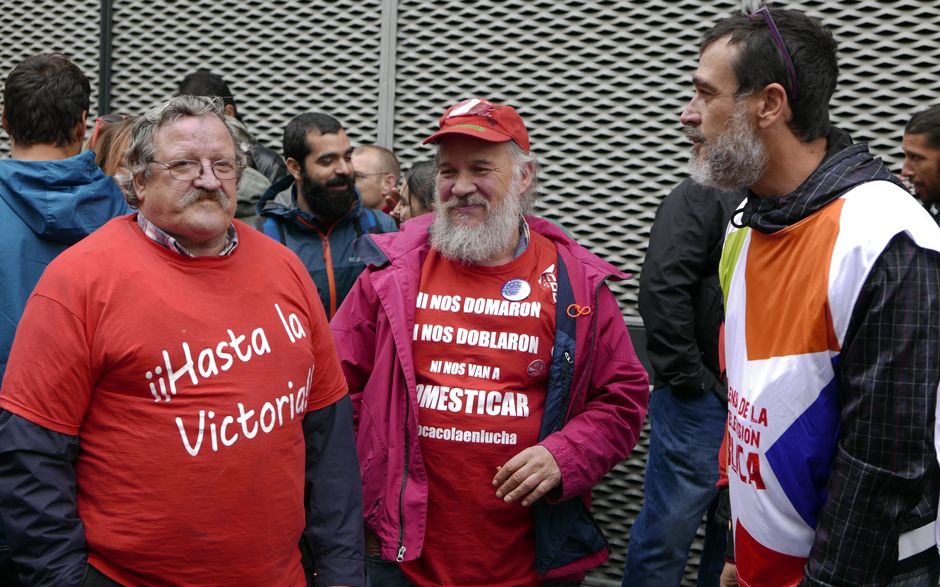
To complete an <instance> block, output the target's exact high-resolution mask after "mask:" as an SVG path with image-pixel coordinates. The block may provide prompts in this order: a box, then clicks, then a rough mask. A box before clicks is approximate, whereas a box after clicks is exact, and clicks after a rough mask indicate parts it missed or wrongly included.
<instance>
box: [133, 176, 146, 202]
mask: <svg viewBox="0 0 940 587" xmlns="http://www.w3.org/2000/svg"><path fill="white" fill-rule="evenodd" d="M131 181H132V182H133V183H134V193H135V194H137V199H138V200H139V202H138V204H137V209H138V210H139V209H140V207H141V205H142V204H143V203H144V200H145V199H146V197H145V194H144V192H145V191H146V188H145V187H144V184H143V182H141V181H140V178H139V177H137V176H134V177H132V178H131Z"/></svg>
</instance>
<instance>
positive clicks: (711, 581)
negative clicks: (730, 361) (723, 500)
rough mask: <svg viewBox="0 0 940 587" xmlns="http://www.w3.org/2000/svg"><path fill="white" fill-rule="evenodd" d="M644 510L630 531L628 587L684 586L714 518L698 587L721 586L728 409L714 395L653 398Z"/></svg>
mask: <svg viewBox="0 0 940 587" xmlns="http://www.w3.org/2000/svg"><path fill="white" fill-rule="evenodd" d="M649 415H650V451H649V458H648V460H647V463H646V475H645V479H644V491H643V496H644V497H643V507H642V509H641V510H640V514H639V515H638V516H637V519H636V522H635V523H634V524H633V527H632V528H631V530H630V541H629V543H628V545H627V562H626V564H625V565H624V574H623V587H677V586H678V585H679V584H680V582H681V581H682V575H683V573H684V572H685V565H686V559H687V558H688V556H689V547H690V546H691V545H692V540H693V539H694V538H695V533H696V531H697V530H698V527H699V524H700V523H701V521H702V515H703V514H705V513H708V523H707V525H706V527H705V550H704V552H703V553H702V560H701V564H700V565H699V573H698V582H697V586H698V587H712V586H717V585H718V577H719V576H720V575H721V569H722V567H724V551H725V541H726V539H727V536H726V531H727V527H723V526H722V525H721V524H719V523H717V522H716V521H714V520H712V515H713V514H714V511H715V507H716V506H717V496H718V490H717V489H716V488H715V482H716V481H717V480H718V452H719V450H720V448H721V439H722V437H723V436H724V431H725V422H726V420H727V417H728V408H727V406H726V405H725V404H724V403H723V402H722V401H721V400H720V399H718V397H717V396H716V395H715V394H714V393H712V392H708V393H704V394H702V395H698V396H694V397H690V398H681V399H680V398H678V397H676V396H675V395H674V394H673V393H672V390H671V389H670V388H669V387H663V388H660V389H656V390H654V391H653V394H652V397H650V405H649Z"/></svg>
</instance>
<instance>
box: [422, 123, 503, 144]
mask: <svg viewBox="0 0 940 587" xmlns="http://www.w3.org/2000/svg"><path fill="white" fill-rule="evenodd" d="M446 135H464V136H468V137H473V138H475V139H480V140H481V141H489V142H491V143H505V142H508V141H511V140H513V139H512V137H511V136H509V135H507V134H506V133H502V132H499V131H498V130H494V129H492V128H486V127H482V126H479V125H476V124H473V125H470V124H460V125H457V124H455V125H453V126H448V127H445V128H442V129H441V130H439V131H437V132H436V133H434V134H433V135H431V136H429V137H428V138H426V139H424V140H423V141H422V142H421V144H422V145H427V144H428V143H436V142H438V141H439V140H440V139H441V137H443V136H446Z"/></svg>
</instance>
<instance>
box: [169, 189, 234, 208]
mask: <svg viewBox="0 0 940 587" xmlns="http://www.w3.org/2000/svg"><path fill="white" fill-rule="evenodd" d="M200 200H215V201H216V202H218V203H219V205H220V206H223V207H224V206H225V205H226V204H227V203H228V198H226V196H225V194H224V193H222V191H221V190H192V191H189V192H186V193H185V194H183V197H182V198H180V202H179V204H180V206H181V207H184V208H185V207H186V206H189V205H191V204H195V203H196V202H198V201H200Z"/></svg>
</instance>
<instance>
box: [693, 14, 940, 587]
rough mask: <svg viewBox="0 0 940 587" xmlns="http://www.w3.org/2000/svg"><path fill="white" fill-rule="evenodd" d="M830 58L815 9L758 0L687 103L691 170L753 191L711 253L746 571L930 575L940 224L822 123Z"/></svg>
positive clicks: (773, 579)
mask: <svg viewBox="0 0 940 587" xmlns="http://www.w3.org/2000/svg"><path fill="white" fill-rule="evenodd" d="M778 31H779V32H778ZM837 76H838V65H837V62H836V44H835V41H834V39H833V38H832V35H831V33H830V32H829V31H828V30H826V29H825V28H824V27H823V26H822V24H821V23H820V22H819V21H818V20H816V19H814V18H811V17H809V16H806V15H805V14H803V13H801V12H798V11H794V10H784V9H778V8H774V9H768V8H761V9H759V10H757V11H755V12H753V13H751V14H750V15H738V16H732V17H729V18H727V19H725V20H723V21H721V22H719V23H718V24H716V25H715V26H714V27H713V28H712V29H711V30H709V31H708V32H707V33H706V34H705V36H704V39H703V41H702V45H701V52H700V55H699V64H698V69H697V70H696V72H695V75H694V77H693V80H692V81H693V85H694V88H695V91H694V94H693V97H692V99H691V101H690V102H689V104H688V105H687V106H686V107H685V110H684V111H683V113H682V115H681V121H682V124H683V125H684V126H686V127H689V128H688V129H687V130H688V135H689V136H690V137H691V138H692V143H693V147H692V156H691V160H690V170H691V173H692V177H693V178H694V179H696V181H699V182H701V183H704V184H708V185H713V186H716V187H721V188H726V189H733V188H741V187H747V188H748V190H749V191H748V195H747V201H746V204H745V206H744V207H743V210H742V211H741V213H740V214H738V215H736V216H735V218H734V219H733V220H732V226H731V227H730V228H729V232H728V234H727V236H726V238H725V245H724V251H723V253H722V260H721V265H720V268H719V276H720V277H721V281H722V288H723V290H724V295H725V357H726V361H727V365H726V367H727V376H728V395H729V398H728V399H729V405H728V413H729V420H728V433H727V438H726V441H727V444H728V451H727V458H728V468H727V474H728V478H729V483H730V498H731V515H732V522H733V529H734V552H735V555H736V560H737V563H738V565H737V575H738V578H739V579H740V580H741V582H742V583H745V584H748V585H752V586H756V585H795V584H797V583H800V584H802V585H886V584H895V583H893V582H894V581H900V580H902V579H904V580H907V581H909V582H905V583H904V584H905V585H936V584H937V577H938V574H940V563H938V557H937V549H936V546H935V542H936V540H935V538H934V528H935V521H936V518H937V497H938V481H940V475H938V464H937V458H936V455H935V452H934V448H933V440H934V422H935V408H936V401H937V388H938V383H940V299H938V298H940V252H938V251H940V228H938V227H937V225H936V224H935V223H934V222H933V221H932V219H931V218H930V217H929V215H928V214H927V213H926V212H925V211H924V210H923V208H921V207H920V206H919V205H918V204H917V203H916V202H915V201H914V200H913V199H912V198H911V197H910V196H909V195H908V194H907V193H906V191H905V190H904V189H903V187H901V185H900V184H899V183H898V182H897V180H896V179H895V177H894V176H893V175H892V174H891V173H890V172H889V171H888V170H887V169H886V168H885V166H884V165H883V164H882V162H881V161H880V160H879V159H876V158H873V157H872V156H871V155H870V154H869V152H868V149H867V147H866V146H865V145H863V144H855V145H853V144H852V142H851V140H850V139H849V137H848V136H847V135H845V133H842V132H840V131H838V129H836V128H834V127H833V126H832V125H831V123H830V121H829V100H830V98H831V96H832V93H833V91H834V89H835V86H836V78H837ZM727 570H728V571H731V569H730V568H729V569H727Z"/></svg>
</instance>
